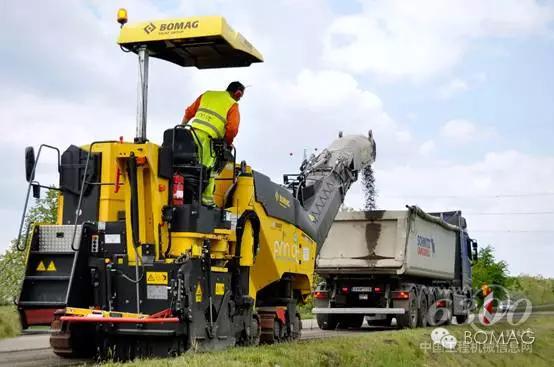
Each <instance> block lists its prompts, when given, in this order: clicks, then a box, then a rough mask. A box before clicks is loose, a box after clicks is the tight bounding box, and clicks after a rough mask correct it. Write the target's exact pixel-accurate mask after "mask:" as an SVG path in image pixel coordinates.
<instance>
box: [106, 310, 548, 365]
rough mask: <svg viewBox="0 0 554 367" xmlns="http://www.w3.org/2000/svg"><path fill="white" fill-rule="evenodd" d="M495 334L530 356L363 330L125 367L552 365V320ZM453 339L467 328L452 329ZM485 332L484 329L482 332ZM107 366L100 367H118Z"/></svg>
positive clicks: (423, 335)
mask: <svg viewBox="0 0 554 367" xmlns="http://www.w3.org/2000/svg"><path fill="white" fill-rule="evenodd" d="M493 328H494V330H496V331H501V330H511V329H516V330H517V329H519V330H521V329H527V328H530V329H531V330H533V331H534V332H535V337H536V339H535V342H534V344H533V351H532V353H529V352H526V353H521V352H520V353H516V354H513V353H460V352H434V353H433V352H432V351H424V350H422V349H421V347H420V345H421V343H426V342H430V340H431V339H430V334H431V331H432V330H433V329H432V328H427V329H416V330H401V331H383V332H368V333H365V334H363V335H360V334H359V333H358V334H353V335H352V336H346V337H336V338H329V339H323V340H311V341H300V342H296V343H283V344H278V345H272V346H259V347H248V348H231V349H229V350H226V351H223V352H212V353H187V354H185V355H183V356H180V357H177V358H171V359H152V360H142V361H135V362H133V363H129V364H125V367H127V366H129V367H130V366H137V367H146V366H153V367H162V366H163V367H170V366H271V367H274V366H281V367H286V366H299V365H301V366H302V367H308V366H333V367H335V366H437V367H438V366H487V367H488V366H524V365H528V366H534V367H535V366H551V365H552V361H554V349H553V348H552V345H554V332H553V330H554V317H552V316H540V317H533V318H531V319H529V320H528V321H527V322H525V324H523V325H521V326H510V325H508V324H501V325H495V326H494V327H493ZM449 330H450V332H451V333H452V334H453V335H455V336H456V337H457V338H458V340H462V339H463V335H464V331H466V330H473V329H472V328H471V326H469V325H462V326H451V327H449ZM487 330H489V329H487ZM122 365H123V364H117V363H112V364H107V365H105V366H111V367H113V366H122Z"/></svg>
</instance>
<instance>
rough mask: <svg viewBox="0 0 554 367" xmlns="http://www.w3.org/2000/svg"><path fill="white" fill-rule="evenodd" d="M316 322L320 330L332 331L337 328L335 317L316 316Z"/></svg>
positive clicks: (327, 315) (326, 315) (328, 315)
mask: <svg viewBox="0 0 554 367" xmlns="http://www.w3.org/2000/svg"><path fill="white" fill-rule="evenodd" d="M315 319H316V321H317V326H319V328H320V329H321V330H334V329H336V328H337V323H338V322H337V318H336V316H335V315H330V314H318V315H317V316H316V317H315Z"/></svg>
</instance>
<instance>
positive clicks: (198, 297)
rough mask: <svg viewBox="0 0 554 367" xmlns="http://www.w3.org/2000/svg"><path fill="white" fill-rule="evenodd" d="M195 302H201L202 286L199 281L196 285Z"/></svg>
mask: <svg viewBox="0 0 554 367" xmlns="http://www.w3.org/2000/svg"><path fill="white" fill-rule="evenodd" d="M195 296H196V303H199V302H202V287H201V286H200V282H198V285H197V286H196V293H195Z"/></svg>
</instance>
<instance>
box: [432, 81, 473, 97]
mask: <svg viewBox="0 0 554 367" xmlns="http://www.w3.org/2000/svg"><path fill="white" fill-rule="evenodd" d="M467 90H469V84H468V83H467V82H466V81H465V80H463V79H460V78H454V79H452V80H450V81H449V82H448V83H446V84H444V85H442V86H440V87H439V91H438V96H439V98H441V99H449V98H451V97H452V96H454V95H455V94H458V93H461V92H465V91H467Z"/></svg>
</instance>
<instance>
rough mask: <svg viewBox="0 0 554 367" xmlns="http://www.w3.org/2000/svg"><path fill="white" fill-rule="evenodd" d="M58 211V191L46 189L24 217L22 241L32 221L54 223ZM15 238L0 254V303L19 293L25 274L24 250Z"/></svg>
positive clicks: (7, 302)
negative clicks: (21, 249) (19, 247)
mask: <svg viewBox="0 0 554 367" xmlns="http://www.w3.org/2000/svg"><path fill="white" fill-rule="evenodd" d="M57 211H58V191H56V190H48V191H47V192H46V195H45V196H44V197H43V198H42V199H38V200H37V201H36V202H35V205H33V207H31V209H30V210H29V212H28V213H27V216H26V218H25V224H24V226H23V234H22V237H23V238H22V241H24V240H25V238H24V237H25V233H26V232H27V229H28V228H29V226H30V225H32V224H33V223H50V224H51V223H56V219H57ZM16 245H17V239H14V240H12V241H11V244H10V247H9V248H8V249H7V250H6V252H5V253H4V254H2V255H0V305H1V304H9V303H12V302H13V300H14V299H15V298H16V297H17V295H18V294H19V289H20V287H21V281H22V280H23V276H24V274H25V256H26V252H24V251H19V250H18V249H17V246H16Z"/></svg>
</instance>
